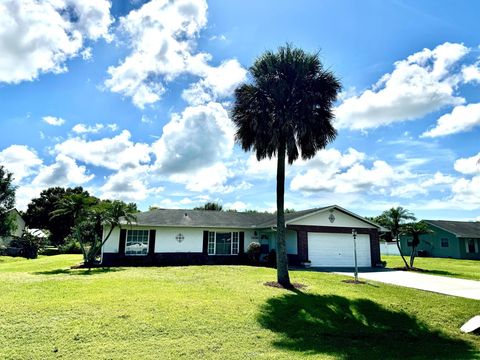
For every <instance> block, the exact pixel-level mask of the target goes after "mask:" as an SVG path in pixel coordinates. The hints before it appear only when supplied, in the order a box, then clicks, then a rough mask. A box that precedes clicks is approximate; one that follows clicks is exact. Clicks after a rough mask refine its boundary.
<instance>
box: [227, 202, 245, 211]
mask: <svg viewBox="0 0 480 360" xmlns="http://www.w3.org/2000/svg"><path fill="white" fill-rule="evenodd" d="M248 206H249V205H248V204H245V203H244V202H243V201H239V200H237V201H235V202H233V203H225V204H224V205H223V207H224V208H225V209H231V210H237V211H245V210H247V208H248Z"/></svg>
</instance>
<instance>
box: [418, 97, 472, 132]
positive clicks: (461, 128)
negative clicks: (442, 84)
mask: <svg viewBox="0 0 480 360" xmlns="http://www.w3.org/2000/svg"><path fill="white" fill-rule="evenodd" d="M479 125H480V103H477V104H468V105H465V106H464V105H460V106H456V107H454V108H453V110H452V112H451V113H449V114H444V115H442V116H441V117H440V118H439V119H438V120H437V124H436V126H435V127H434V128H433V129H430V130H428V131H426V132H424V133H423V134H422V137H431V138H434V137H439V136H446V135H451V134H456V133H460V132H466V131H469V130H471V129H473V128H474V127H476V126H479Z"/></svg>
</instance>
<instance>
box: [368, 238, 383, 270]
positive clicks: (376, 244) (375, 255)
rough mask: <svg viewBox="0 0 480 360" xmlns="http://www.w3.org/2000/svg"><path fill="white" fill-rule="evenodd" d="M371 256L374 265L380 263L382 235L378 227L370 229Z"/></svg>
mask: <svg viewBox="0 0 480 360" xmlns="http://www.w3.org/2000/svg"><path fill="white" fill-rule="evenodd" d="M370 256H371V259H372V266H376V265H377V264H380V261H381V259H380V236H379V234H378V230H377V229H371V231H370Z"/></svg>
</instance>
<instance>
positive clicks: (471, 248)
mask: <svg viewBox="0 0 480 360" xmlns="http://www.w3.org/2000/svg"><path fill="white" fill-rule="evenodd" d="M467 251H468V252H469V253H474V252H475V240H474V239H468V240H467Z"/></svg>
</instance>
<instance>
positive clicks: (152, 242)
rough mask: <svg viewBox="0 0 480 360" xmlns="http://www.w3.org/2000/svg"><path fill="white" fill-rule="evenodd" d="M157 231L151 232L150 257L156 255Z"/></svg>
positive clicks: (149, 240)
mask: <svg viewBox="0 0 480 360" xmlns="http://www.w3.org/2000/svg"><path fill="white" fill-rule="evenodd" d="M156 232H157V231H156V230H150V236H149V239H148V255H153V254H155V234H156Z"/></svg>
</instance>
